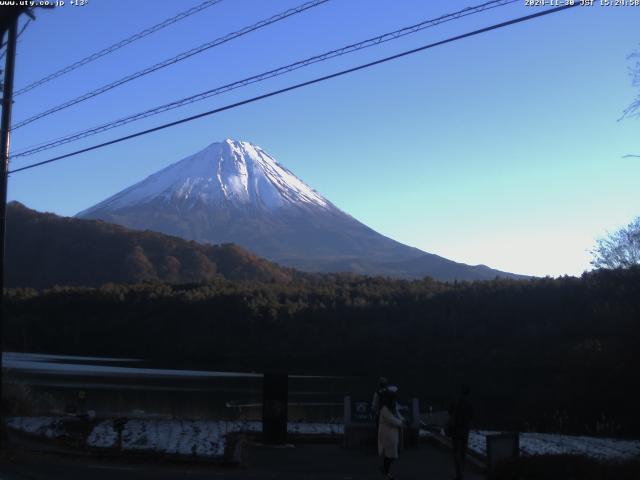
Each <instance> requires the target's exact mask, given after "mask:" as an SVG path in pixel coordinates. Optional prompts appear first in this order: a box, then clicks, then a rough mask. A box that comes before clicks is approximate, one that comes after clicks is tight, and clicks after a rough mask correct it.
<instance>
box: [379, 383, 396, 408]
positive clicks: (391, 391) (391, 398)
mask: <svg viewBox="0 0 640 480" xmlns="http://www.w3.org/2000/svg"><path fill="white" fill-rule="evenodd" d="M397 396H398V395H397V388H395V387H390V388H388V389H387V390H385V391H384V393H383V394H382V402H381V403H382V405H383V406H385V407H387V408H388V409H389V410H391V411H393V410H394V407H395V406H396V398H397Z"/></svg>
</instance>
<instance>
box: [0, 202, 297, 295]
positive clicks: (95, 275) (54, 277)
mask: <svg viewBox="0 0 640 480" xmlns="http://www.w3.org/2000/svg"><path fill="white" fill-rule="evenodd" d="M293 276H294V271H293V269H288V268H282V267H280V266H278V265H276V264H274V263H271V262H268V261H267V260H264V259H262V258H259V257H257V256H255V255H253V254H252V253H250V252H248V251H246V250H244V249H242V248H240V247H238V246H236V245H233V244H224V245H203V244H199V243H196V242H190V241H186V240H183V239H181V238H177V237H171V236H168V235H163V234H160V233H155V232H150V231H144V232H143V231H135V230H129V229H126V228H124V227H120V226H118V225H113V224H109V223H105V222H101V221H96V220H80V219H76V218H68V217H59V216H57V215H54V214H52V213H40V212H36V211H35V210H31V209H29V208H27V207H25V206H24V205H22V204H20V203H17V202H12V203H10V204H9V205H8V208H7V246H6V282H7V285H9V286H14V287H33V288H38V289H40V288H46V287H52V286H54V285H75V286H89V287H90V286H100V285H102V284H105V283H109V282H113V283H138V282H147V281H164V282H168V283H187V282H200V281H207V280H212V279H215V278H226V279H229V280H257V281H275V282H288V281H290V280H291V279H292V278H293Z"/></svg>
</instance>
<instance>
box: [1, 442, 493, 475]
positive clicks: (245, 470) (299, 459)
mask: <svg viewBox="0 0 640 480" xmlns="http://www.w3.org/2000/svg"><path fill="white" fill-rule="evenodd" d="M394 467H395V468H394V474H395V477H396V478H397V479H398V480H413V479H416V480H417V479H424V478H428V479H430V480H449V479H451V478H452V476H453V475H452V465H451V461H450V455H449V453H448V452H446V451H441V450H438V449H436V448H435V447H432V446H430V445H420V446H419V448H417V449H413V450H409V451H406V452H401V457H400V459H399V461H398V463H397V465H394ZM378 468H379V461H378V458H377V457H376V456H375V455H374V452H373V450H372V451H363V450H344V449H343V448H341V447H340V446H339V445H335V444H329V445H298V446H296V447H295V448H262V447H256V448H255V449H253V451H252V453H251V455H250V458H249V465H248V466H247V467H241V468H222V467H211V466H206V465H202V464H186V463H185V464H176V463H166V464H163V463H162V462H156V463H154V464H146V463H131V462H130V463H125V462H115V461H104V460H97V459H90V458H80V459H78V458H68V457H55V456H50V455H37V457H34V456H31V455H27V454H15V455H14V456H13V458H12V459H10V460H6V459H5V460H3V461H2V463H1V466H0V478H1V479H2V480H24V479H30V480H40V479H54V480H57V479H65V480H75V479H83V480H84V479H86V478H91V479H92V480H106V479H112V478H114V477H116V476H117V477H118V479H119V480H128V479H141V480H144V479H154V480H165V479H166V480H169V479H196V478H206V477H214V478H231V479H238V480H243V479H247V480H249V479H267V478H269V479H272V478H273V479H279V478H282V479H292V480H293V479H300V480H304V479H310V480H311V479H330V478H331V479H350V480H360V479H362V480H368V479H372V480H377V479H380V478H383V475H382V474H381V473H380V471H379V469H378ZM466 478H467V479H469V480H477V479H480V478H483V477H482V476H481V475H479V474H477V473H475V472H472V471H468V475H467V477H466Z"/></svg>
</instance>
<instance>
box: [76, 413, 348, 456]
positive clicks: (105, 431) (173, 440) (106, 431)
mask: <svg viewBox="0 0 640 480" xmlns="http://www.w3.org/2000/svg"><path fill="white" fill-rule="evenodd" d="M261 431H262V423H261V422H254V421H252V422H249V421H246V422H240V421H233V422H232V421H224V420H221V421H187V420H185V421H179V420H157V419H137V420H129V421H127V422H126V423H125V424H124V427H123V429H122V436H121V445H120V446H121V448H122V450H123V451H140V452H155V453H166V454H172V455H187V456H190V455H193V456H197V457H205V458H216V457H222V456H223V455H224V452H225V448H226V446H227V437H228V435H229V434H231V433H260V432H261ZM288 431H289V433H291V434H299V435H342V434H343V432H344V428H343V426H342V424H327V423H300V422H291V423H289V425H288ZM88 444H89V446H92V447H98V448H115V447H118V434H117V432H116V430H115V427H114V424H113V421H112V420H105V421H103V422H100V423H99V424H98V425H96V426H95V428H94V429H93V431H92V432H91V434H90V435H89V438H88Z"/></svg>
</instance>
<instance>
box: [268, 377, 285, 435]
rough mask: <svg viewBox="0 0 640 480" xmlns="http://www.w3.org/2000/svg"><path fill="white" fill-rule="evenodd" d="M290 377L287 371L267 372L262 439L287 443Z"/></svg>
mask: <svg viewBox="0 0 640 480" xmlns="http://www.w3.org/2000/svg"><path fill="white" fill-rule="evenodd" d="M288 397H289V378H288V376H287V374H286V373H265V374H264V378H263V383H262V441H263V442H264V443H271V444H284V443H287V404H288Z"/></svg>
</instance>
